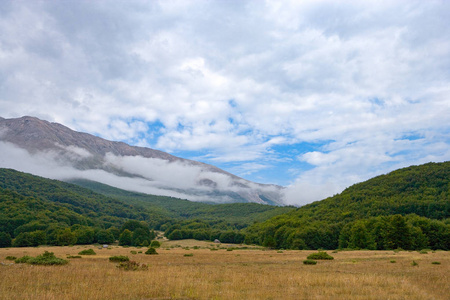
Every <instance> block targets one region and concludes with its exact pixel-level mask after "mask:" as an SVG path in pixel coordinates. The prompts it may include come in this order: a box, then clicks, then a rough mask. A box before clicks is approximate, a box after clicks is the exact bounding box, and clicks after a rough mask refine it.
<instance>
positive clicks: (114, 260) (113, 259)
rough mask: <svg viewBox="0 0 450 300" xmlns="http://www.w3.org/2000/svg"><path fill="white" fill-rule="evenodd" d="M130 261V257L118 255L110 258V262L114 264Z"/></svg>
mask: <svg viewBox="0 0 450 300" xmlns="http://www.w3.org/2000/svg"><path fill="white" fill-rule="evenodd" d="M129 260H130V259H129V258H128V256H124V255H117V256H111V257H110V258H109V261H112V262H122V261H129Z"/></svg>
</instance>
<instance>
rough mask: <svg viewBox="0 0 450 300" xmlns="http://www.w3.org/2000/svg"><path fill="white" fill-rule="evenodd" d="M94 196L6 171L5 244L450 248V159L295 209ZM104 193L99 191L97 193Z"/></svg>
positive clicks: (109, 192)
mask: <svg viewBox="0 0 450 300" xmlns="http://www.w3.org/2000/svg"><path fill="white" fill-rule="evenodd" d="M84 185H88V186H90V188H91V189H92V190H95V191H97V192H94V191H92V190H89V189H86V188H83V187H80V186H77V185H73V184H68V183H64V182H60V181H56V180H48V179H44V178H41V177H37V176H33V175H30V174H25V173H21V172H17V171H14V170H8V169H0V247H9V246H11V245H12V246H36V245H42V244H48V245H70V244H90V243H111V242H113V241H115V240H119V243H120V244H121V245H138V246H139V245H142V246H145V245H147V244H148V243H150V242H151V239H153V238H154V233H153V230H162V231H164V232H165V235H166V236H167V237H168V238H169V239H172V240H177V239H188V238H193V239H197V240H211V241H212V240H214V239H219V240H220V241H221V242H224V243H247V244H258V245H263V246H267V247H271V248H284V249H336V248H351V249H379V250H381V249H397V248H402V249H405V250H407V249H423V248H431V249H443V250H450V219H449V217H450V162H445V163H429V164H425V165H422V166H413V167H409V168H404V169H400V170H397V171H394V172H392V173H389V174H387V175H382V176H378V177H375V178H373V179H371V180H368V181H366V182H363V183H359V184H355V185H354V186H352V187H350V188H348V189H346V190H345V191H343V192H342V193H341V194H339V195H335V196H333V197H330V198H327V199H325V200H322V201H317V202H314V203H311V204H308V205H305V206H303V207H300V208H298V209H293V208H292V207H271V206H267V205H258V204H250V203H237V204H226V205H209V204H204V203H192V202H189V201H185V200H179V199H174V198H164V197H159V196H149V195H144V194H139V193H131V192H126V191H123V190H119V189H115V188H112V187H108V186H104V185H101V184H98V183H92V182H91V183H86V182H85V183H84ZM98 192H100V193H102V194H99V193H98Z"/></svg>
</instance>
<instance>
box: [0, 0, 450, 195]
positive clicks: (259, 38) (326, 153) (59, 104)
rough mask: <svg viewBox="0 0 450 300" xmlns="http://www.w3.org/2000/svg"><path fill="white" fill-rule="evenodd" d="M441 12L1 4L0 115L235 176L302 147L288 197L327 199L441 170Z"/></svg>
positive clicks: (313, 4)
mask: <svg viewBox="0 0 450 300" xmlns="http://www.w3.org/2000/svg"><path fill="white" fill-rule="evenodd" d="M449 3H450V2H446V1H408V2H405V1H364V2H361V1H331V0H330V1H266V2H265V3H260V2H258V1H239V2H235V1H220V2H208V1H162V2H161V1H160V2H156V1H150V2H146V1H127V2H121V1H114V2H111V3H108V4H106V3H104V2H84V1H82V2H79V3H77V4H76V5H75V4H73V3H72V4H71V3H59V2H26V3H25V2H20V1H3V2H2V4H0V5H1V6H2V7H1V8H0V15H1V17H0V31H1V32H2V36H1V37H0V85H1V86H2V89H1V90H0V111H1V112H2V113H1V114H2V117H19V116H22V115H33V116H37V117H40V118H43V119H47V120H49V121H57V122H59V123H62V124H65V125H67V126H69V127H71V128H73V129H75V130H79V131H86V132H90V133H94V134H97V135H100V136H102V137H104V138H108V139H113V140H123V141H128V142H131V143H134V144H139V145H147V146H148V145H150V146H153V147H156V148H159V149H161V150H165V151H175V152H176V151H194V152H195V151H201V152H202V153H206V152H208V155H200V156H201V157H202V158H203V159H205V161H207V162H208V161H209V162H213V163H221V162H242V163H243V164H245V165H246V166H247V167H250V166H252V165H253V166H258V165H264V166H274V167H275V166H277V161H278V160H280V159H283V158H284V156H285V155H286V154H285V153H284V152H281V151H277V150H273V149H274V148H276V147H277V146H286V147H288V146H289V145H294V144H299V143H313V144H315V145H319V146H317V147H316V149H313V150H308V149H299V151H300V153H298V154H297V156H300V157H301V159H302V161H303V162H304V163H305V162H306V163H309V164H311V165H313V169H312V170H309V171H306V172H300V174H301V175H300V177H299V178H298V179H297V180H296V182H298V183H299V184H300V185H302V182H303V181H306V183H307V184H309V185H308V186H309V187H310V188H309V189H310V190H311V189H313V187H314V186H317V190H323V191H325V192H324V193H325V194H326V191H328V190H329V191H330V193H334V192H335V191H338V190H339V189H342V188H343V187H345V186H348V185H350V184H352V183H354V180H361V179H364V178H367V177H368V176H371V175H375V174H379V172H386V171H388V170H390V169H391V168H392V167H394V166H399V165H405V164H407V163H417V162H422V161H426V160H427V159H430V160H448V159H450V156H449V155H448V151H447V150H446V149H445V147H442V145H444V146H445V145H447V148H448V143H449V136H448V133H449V127H448V120H447V119H448V115H450V101H449V96H448V95H449V92H450V90H449V88H448V86H450V84H449V76H448V70H449V69H450V27H449V26H447V24H448V19H450V13H449V12H450V4H449ZM154 122H159V123H160V124H161V126H160V127H158V129H157V132H156V133H155V132H152V129H153V128H152V127H151V126H150V125H148V124H150V123H154ZM411 133H412V134H421V135H422V137H423V138H422V140H421V141H419V142H417V141H416V142H408V141H404V140H403V141H401V139H402V138H403V136H404V135H408V134H411ZM273 139H279V140H275V141H277V142H276V143H272V144H271V143H268V141H269V140H273ZM439 145H440V146H439ZM400 152H403V153H407V154H397V153H400ZM192 156H193V157H196V156H199V155H198V154H196V153H194V154H193V155H192ZM349 157H350V158H354V159H350V158H349ZM363 158H366V159H365V160H364V159H363ZM261 160H264V164H261V163H260V161H261ZM356 161H358V162H360V161H363V164H362V165H358V164H356V163H355V162H356ZM380 164H381V166H380ZM250 169H251V168H250ZM250 169H248V168H241V171H240V175H242V176H243V175H245V174H248V172H250V171H249V170H250ZM270 169H271V168H269V167H267V168H260V169H259V170H260V173H259V175H260V176H261V175H262V174H263V173H261V172H264V171H263V170H266V172H267V173H265V175H264V176H267V177H269V176H270V171H269V170H270ZM311 174H312V175H311ZM350 174H354V175H350ZM310 175H311V176H312V178H317V180H318V181H317V182H322V183H321V185H320V184H317V183H315V182H312V181H309V180H308V178H309V176H310ZM310 183H311V184H310ZM322 186H323V188H322ZM330 186H335V187H336V188H329V187H330ZM306 198H308V197H306ZM313 198H314V197H313ZM311 199H312V198H311ZM293 201H294V200H293Z"/></svg>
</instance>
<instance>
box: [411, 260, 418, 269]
mask: <svg viewBox="0 0 450 300" xmlns="http://www.w3.org/2000/svg"><path fill="white" fill-rule="evenodd" d="M418 265H419V264H418V263H416V262H415V261H414V260H413V261H412V263H411V266H413V267H415V266H418Z"/></svg>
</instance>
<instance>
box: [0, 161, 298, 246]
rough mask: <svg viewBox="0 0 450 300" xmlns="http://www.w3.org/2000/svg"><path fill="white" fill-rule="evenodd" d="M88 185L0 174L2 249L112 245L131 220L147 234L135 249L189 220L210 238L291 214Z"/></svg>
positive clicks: (8, 172) (272, 208)
mask: <svg viewBox="0 0 450 300" xmlns="http://www.w3.org/2000/svg"><path fill="white" fill-rule="evenodd" d="M85 185H88V186H89V187H91V189H88V188H84V187H82V186H79V185H75V184H70V183H66V182H62V181H58V180H50V179H46V178H42V177H38V176H34V175H31V174H27V173H23V172H19V171H16V170H12V169H0V247H5V246H10V245H11V242H12V245H13V246H36V245H41V244H51V245H62V244H86V243H93V242H99V243H104V242H108V243H109V242H111V240H112V241H114V240H117V239H118V238H119V237H120V234H121V233H123V231H124V229H126V227H127V225H126V224H130V222H131V221H133V222H135V223H133V222H131V223H132V224H134V225H133V226H132V227H133V228H134V229H136V228H140V227H142V229H144V230H145V232H146V233H147V234H146V237H145V238H142V236H143V235H142V234H140V236H138V237H136V239H134V240H133V243H134V244H136V245H141V244H142V243H143V242H144V241H147V242H149V241H150V237H151V235H150V230H152V229H164V228H167V227H169V226H172V225H173V224H176V223H178V222H182V221H186V220H192V221H188V222H189V223H192V224H194V223H195V224H199V222H202V229H204V228H209V232H210V233H211V234H212V233H213V232H214V234H215V235H214V236H211V234H210V235H207V236H204V238H205V239H210V238H216V237H217V236H220V234H221V233H222V232H223V231H233V232H234V231H237V230H239V229H241V228H244V227H247V226H248V225H250V224H252V223H253V222H254V221H257V220H259V221H264V220H266V219H268V218H270V217H272V216H274V215H276V214H281V213H285V212H287V211H289V210H292V209H293V208H292V207H275V206H269V205H260V204H255V203H235V204H222V205H219V204H205V203H193V202H190V201H187V200H181V199H175V198H170V197H161V196H151V195H146V194H139V193H132V192H127V191H123V190H119V189H116V188H113V187H109V186H106V185H101V184H98V183H95V182H89V183H87V182H85ZM94 187H95V188H94ZM92 189H93V190H95V189H97V190H99V191H102V192H103V193H104V194H101V193H97V192H95V191H93V190H92ZM199 218H200V219H203V221H200V220H198V219H199ZM136 222H137V223H136ZM136 224H140V225H139V226H138V225H136ZM124 226H125V227H124ZM136 226H137V227H136ZM138 231H141V233H142V230H138ZM191 233H192V232H191ZM202 233H203V231H202Z"/></svg>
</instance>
